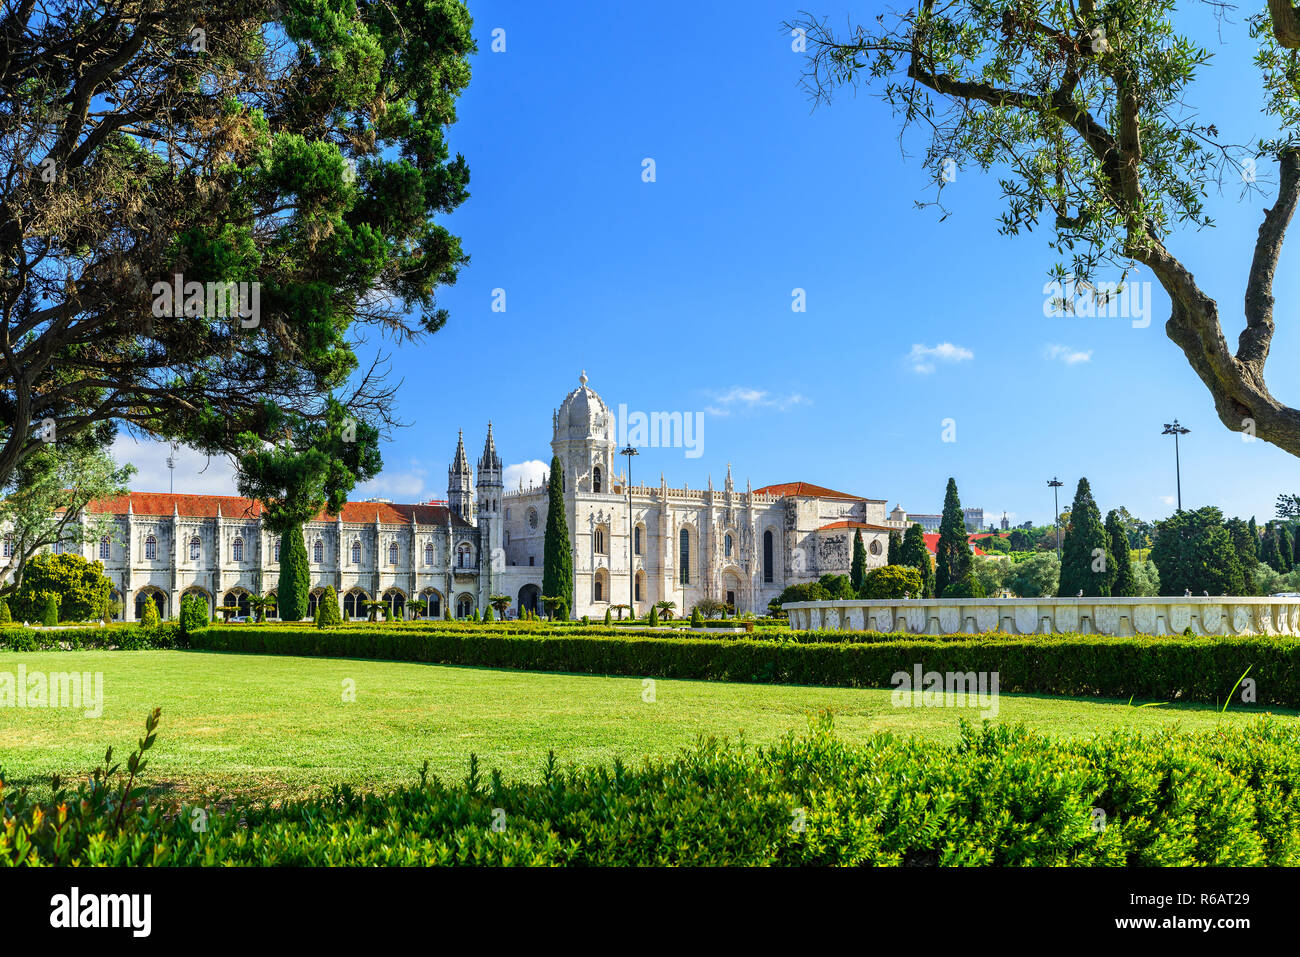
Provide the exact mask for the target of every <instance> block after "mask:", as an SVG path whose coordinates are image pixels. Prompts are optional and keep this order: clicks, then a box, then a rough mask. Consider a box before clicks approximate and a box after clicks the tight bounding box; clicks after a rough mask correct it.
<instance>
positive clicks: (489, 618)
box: [483, 605, 496, 623]
mask: <svg viewBox="0 0 1300 957" xmlns="http://www.w3.org/2000/svg"><path fill="white" fill-rule="evenodd" d="M483 621H484V622H485V623H491V622H493V621H496V615H494V614H493V613H492V606H491V605H488V606H487V608H485V609H483Z"/></svg>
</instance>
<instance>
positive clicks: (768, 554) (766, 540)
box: [763, 528, 772, 582]
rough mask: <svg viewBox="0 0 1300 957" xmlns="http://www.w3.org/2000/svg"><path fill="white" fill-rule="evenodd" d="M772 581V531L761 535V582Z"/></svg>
mask: <svg viewBox="0 0 1300 957" xmlns="http://www.w3.org/2000/svg"><path fill="white" fill-rule="evenodd" d="M771 580H772V530H771V529H770V528H769V529H768V530H767V531H766V532H764V533H763V581H765V582H770V581H771Z"/></svg>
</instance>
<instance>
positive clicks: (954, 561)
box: [934, 478, 973, 595]
mask: <svg viewBox="0 0 1300 957" xmlns="http://www.w3.org/2000/svg"><path fill="white" fill-rule="evenodd" d="M972 557H973V556H972V553H971V550H970V539H969V538H968V536H967V533H966V518H965V516H964V515H963V514H962V510H961V499H960V498H958V497H957V481H956V479H953V478H949V479H948V488H947V490H946V491H945V492H944V496H943V518H942V519H940V521H939V545H938V547H937V548H936V550H935V568H934V590H935V594H936V595H942V594H943V593H944V590H945V589H946V588H947V587H948V585H949V584H950V583H952V582H955V581H957V580H959V579H961V578H963V577H965V575H966V573H967V572H968V571H970V562H971V558H972Z"/></svg>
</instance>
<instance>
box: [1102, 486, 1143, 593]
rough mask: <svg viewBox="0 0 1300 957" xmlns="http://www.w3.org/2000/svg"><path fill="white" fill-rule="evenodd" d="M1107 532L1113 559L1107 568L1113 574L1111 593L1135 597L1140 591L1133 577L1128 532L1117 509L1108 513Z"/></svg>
mask: <svg viewBox="0 0 1300 957" xmlns="http://www.w3.org/2000/svg"><path fill="white" fill-rule="evenodd" d="M1106 534H1107V536H1108V537H1109V538H1110V556H1111V561H1110V563H1109V564H1107V566H1106V568H1107V570H1108V571H1110V572H1111V573H1112V574H1111V575H1109V576H1108V577H1109V578H1110V593H1111V595H1113V596H1114V597H1116V598H1133V597H1135V596H1136V595H1137V593H1138V590H1139V589H1138V583H1137V579H1136V578H1134V577H1133V562H1132V557H1131V555H1130V554H1129V548H1128V532H1126V531H1125V529H1124V522H1123V521H1122V520H1121V519H1120V517H1119V512H1118V511H1117V510H1116V509H1113V508H1112V509H1111V510H1110V511H1109V512H1108V513H1106Z"/></svg>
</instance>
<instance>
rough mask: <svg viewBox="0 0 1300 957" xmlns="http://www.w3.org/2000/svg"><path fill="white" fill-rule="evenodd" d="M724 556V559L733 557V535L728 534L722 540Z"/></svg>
mask: <svg viewBox="0 0 1300 957" xmlns="http://www.w3.org/2000/svg"><path fill="white" fill-rule="evenodd" d="M722 555H723V557H724V558H730V557H731V533H730V532H728V533H727V534H726V535H724V536H723V538H722Z"/></svg>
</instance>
